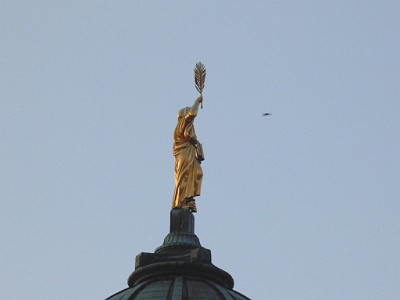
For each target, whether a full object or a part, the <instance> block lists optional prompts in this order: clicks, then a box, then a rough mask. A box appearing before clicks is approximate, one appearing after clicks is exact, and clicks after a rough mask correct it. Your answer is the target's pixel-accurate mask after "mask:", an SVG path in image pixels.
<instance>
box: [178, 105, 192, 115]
mask: <svg viewBox="0 0 400 300" xmlns="http://www.w3.org/2000/svg"><path fill="white" fill-rule="evenodd" d="M190 108H191V107H189V106H187V107H185V108H182V109H181V110H179V111H178V118H184V117H185V116H186V115H187V114H188V113H189V111H190Z"/></svg>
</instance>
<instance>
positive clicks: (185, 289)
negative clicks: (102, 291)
mask: <svg viewBox="0 0 400 300" xmlns="http://www.w3.org/2000/svg"><path fill="white" fill-rule="evenodd" d="M122 299H123V300H140V299H154V300H156V299H159V300H168V299H171V300H172V299H174V300H181V299H182V300H183V299H196V300H223V299H229V300H236V299H237V300H242V299H243V300H248V299H249V298H247V297H246V296H243V295H242V294H240V293H238V292H236V291H233V290H229V289H227V288H224V287H223V286H221V285H219V284H218V283H215V282H213V281H211V280H207V279H202V278H199V277H190V276H169V277H163V278H157V279H152V280H147V281H145V282H142V283H140V284H137V285H135V286H134V287H132V288H128V289H125V290H123V291H120V292H119V293H117V294H115V295H113V296H111V297H109V298H107V299H106V300H122Z"/></svg>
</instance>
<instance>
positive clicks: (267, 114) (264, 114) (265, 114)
mask: <svg viewBox="0 0 400 300" xmlns="http://www.w3.org/2000/svg"><path fill="white" fill-rule="evenodd" d="M269 115H270V113H263V114H262V116H263V117H264V116H269Z"/></svg>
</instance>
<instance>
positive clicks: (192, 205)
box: [186, 197, 197, 213]
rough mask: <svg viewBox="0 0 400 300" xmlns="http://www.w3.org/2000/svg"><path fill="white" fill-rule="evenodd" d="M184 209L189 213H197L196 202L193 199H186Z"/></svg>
mask: <svg viewBox="0 0 400 300" xmlns="http://www.w3.org/2000/svg"><path fill="white" fill-rule="evenodd" d="M186 207H187V208H189V209H190V211H191V212H194V213H195V212H197V207H196V202H195V200H194V198H193V197H191V198H188V199H186Z"/></svg>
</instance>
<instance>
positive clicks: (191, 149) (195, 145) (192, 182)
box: [172, 95, 204, 212]
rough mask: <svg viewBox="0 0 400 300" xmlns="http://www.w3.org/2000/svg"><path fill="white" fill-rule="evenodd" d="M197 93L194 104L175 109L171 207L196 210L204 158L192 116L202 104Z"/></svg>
mask: <svg viewBox="0 0 400 300" xmlns="http://www.w3.org/2000/svg"><path fill="white" fill-rule="evenodd" d="M202 102H203V97H202V96H201V95H200V97H198V98H197V99H196V100H195V102H194V104H193V106H191V107H185V108H182V109H181V110H179V111H178V122H177V125H176V128H175V131H174V145H173V155H174V157H175V169H174V175H175V190H174V196H173V199H172V208H188V209H190V210H191V211H192V212H197V208H196V202H195V199H194V197H196V196H200V191H201V183H202V179H203V171H202V169H201V166H200V164H201V161H202V160H204V154H203V149H202V146H201V144H200V143H199V141H198V140H197V136H196V132H195V130H194V119H195V118H196V116H197V113H198V111H199V105H200V104H202Z"/></svg>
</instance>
